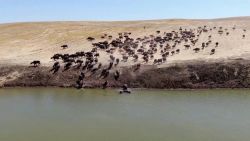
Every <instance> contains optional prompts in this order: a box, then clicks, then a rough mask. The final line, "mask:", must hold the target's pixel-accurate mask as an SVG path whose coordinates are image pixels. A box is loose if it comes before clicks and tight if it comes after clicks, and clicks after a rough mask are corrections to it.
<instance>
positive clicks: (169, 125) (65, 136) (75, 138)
mask: <svg viewBox="0 0 250 141" xmlns="http://www.w3.org/2000/svg"><path fill="white" fill-rule="evenodd" d="M249 138H250V90H229V89H220V90H173V91H170V90H135V91H134V92H133V94H131V95H119V94H118V92H117V91H116V90H98V89H97V90H75V89H57V88H32V89H28V88H13V89H0V140H1V141H83V140H86V141H201V140H202V141H246V140H248V139H249Z"/></svg>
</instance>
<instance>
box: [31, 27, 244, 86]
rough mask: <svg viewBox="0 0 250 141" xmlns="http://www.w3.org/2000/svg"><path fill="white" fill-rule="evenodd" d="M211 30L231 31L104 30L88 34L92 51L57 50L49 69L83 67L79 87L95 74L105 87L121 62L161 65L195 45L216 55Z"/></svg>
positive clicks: (116, 75) (135, 66)
mask: <svg viewBox="0 0 250 141" xmlns="http://www.w3.org/2000/svg"><path fill="white" fill-rule="evenodd" d="M144 29H145V27H144ZM234 30H236V27H235V26H234V27H233V28H232V31H234ZM212 31H216V32H218V34H219V35H220V36H223V35H225V36H229V35H231V34H230V32H229V29H227V28H223V27H212V28H209V27H208V26H200V27H198V28H196V29H184V28H182V27H180V28H179V29H177V30H173V31H171V32H163V31H160V30H157V31H156V32H155V34H151V35H148V36H143V37H137V38H135V37H131V36H132V33H131V32H124V33H118V34H117V36H116V37H115V36H113V35H108V34H104V35H102V36H101V37H100V40H99V41H97V42H94V41H96V39H97V38H98V37H95V38H94V37H87V38H86V40H87V41H88V42H90V44H91V45H92V48H91V49H90V50H89V51H87V50H82V51H80V52H76V53H73V54H59V53H58V54H54V55H53V56H52V57H51V59H52V60H53V61H54V64H53V66H52V68H51V70H50V71H51V72H52V73H53V74H55V73H57V72H58V71H59V70H60V69H62V72H64V71H70V69H71V68H75V69H78V70H79V71H80V74H79V77H78V80H76V88H79V89H80V88H82V87H83V86H84V80H85V79H86V77H93V75H95V76H97V77H95V78H98V79H99V80H103V83H102V88H107V86H108V81H107V78H108V77H109V76H113V79H114V80H115V81H118V80H119V78H120V75H121V72H120V70H121V69H120V67H119V65H120V64H121V63H129V64H130V66H132V68H133V70H134V71H139V70H140V69H141V65H142V64H147V65H162V64H165V63H167V60H168V58H170V57H171V56H175V55H178V54H181V53H182V52H184V51H187V50H190V49H192V48H193V49H192V50H193V51H194V53H199V52H201V51H203V50H205V49H209V48H210V54H209V55H214V54H215V53H216V48H217V47H219V45H220V44H219V42H214V41H212V40H216V38H213V36H212V35H209V34H210V32H212ZM244 32H246V30H244ZM202 34H205V35H207V34H208V36H207V39H206V40H205V41H204V39H203V40H202V42H201V41H200V40H201V39H200V37H201V35H202ZM242 37H243V39H245V38H246V35H245V34H244V35H242ZM198 41H200V42H198ZM198 44H201V46H200V47H199V45H198ZM213 44H214V45H213ZM197 46H198V47H197ZM61 48H62V49H67V48H69V46H68V45H62V46H61ZM101 55H108V58H109V59H108V60H107V61H106V63H104V62H103V60H102V61H100V60H99V59H100V57H101ZM118 56H119V57H118ZM130 61H131V62H130ZM31 64H32V65H33V66H34V67H38V66H39V65H40V64H41V62H40V61H33V62H31ZM87 74H90V75H87Z"/></svg>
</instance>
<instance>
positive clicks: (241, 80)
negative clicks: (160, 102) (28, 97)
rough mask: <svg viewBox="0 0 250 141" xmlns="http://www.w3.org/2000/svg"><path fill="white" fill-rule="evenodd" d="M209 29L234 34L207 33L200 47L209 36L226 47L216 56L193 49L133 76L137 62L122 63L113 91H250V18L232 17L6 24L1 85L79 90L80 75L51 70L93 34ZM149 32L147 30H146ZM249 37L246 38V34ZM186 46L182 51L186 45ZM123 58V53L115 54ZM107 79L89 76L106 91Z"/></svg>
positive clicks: (1, 29) (0, 29) (0, 43)
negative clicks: (125, 86) (54, 57)
mask: <svg viewBox="0 0 250 141" xmlns="http://www.w3.org/2000/svg"><path fill="white" fill-rule="evenodd" d="M204 25H207V26H209V27H213V26H223V27H224V28H228V29H231V28H232V27H233V26H236V27H237V29H236V31H234V32H233V31H230V33H231V34H230V36H228V37H225V36H223V37H221V36H220V35H218V34H217V32H216V31H214V32H212V33H209V34H205V35H202V37H201V41H199V43H198V44H197V47H200V44H201V43H202V41H204V40H205V39H206V38H207V36H208V35H210V34H211V35H212V36H213V39H212V40H213V41H214V42H215V41H217V42H219V43H220V47H219V48H218V49H216V54H215V55H213V56H211V55H210V50H204V51H203V52H201V53H198V54H197V53H194V52H193V51H192V50H190V51H186V52H184V51H183V52H181V54H179V55H175V56H172V57H170V58H169V59H168V62H167V63H165V64H162V65H160V66H151V65H145V66H143V67H142V69H141V70H140V71H139V72H133V70H132V66H133V65H134V63H133V61H132V60H129V61H128V62H127V63H123V64H121V66H120V67H119V70H120V71H121V72H122V74H121V80H119V81H117V82H116V81H114V80H113V76H112V75H111V76H110V77H109V78H108V80H109V82H110V86H111V87H120V86H121V85H122V84H124V83H127V84H129V86H130V87H137V88H138V87H139V88H245V87H247V88H248V87H250V76H249V72H250V68H249V66H250V63H249V61H248V60H250V58H249V56H250V38H248V37H249V36H250V34H249V32H248V31H247V32H246V33H244V32H243V29H246V30H249V29H250V18H249V17H241V18H228V19H216V20H158V21H138V22H47V23H45V22H44V23H15V24H2V25H0V35H1V36H0V50H1V51H0V86H2V87H16V86H19V87H37V86H43V87H73V86H75V81H76V79H77V78H78V75H79V71H78V70H76V69H74V68H71V69H70V71H66V72H61V71H60V72H59V73H57V74H55V75H54V74H51V73H50V72H49V70H50V69H51V65H52V64H53V61H52V60H51V59H50V57H51V56H52V55H53V54H55V53H75V52H77V51H88V50H90V49H91V48H92V45H91V43H90V42H88V41H86V38H87V37H89V36H92V37H95V38H96V39H97V40H98V41H101V40H102V39H101V38H100V36H101V35H103V34H105V33H107V34H109V35H113V36H117V33H119V32H132V37H134V38H136V37H144V36H146V35H150V34H153V33H155V31H157V30H161V31H166V32H168V31H172V30H178V29H179V27H180V26H181V27H184V28H196V27H198V26H204ZM144 26H145V27H146V29H143V27H144ZM243 34H245V35H246V39H244V40H243V39H242V35H243ZM62 44H68V45H69V46H70V48H69V49H66V50H62V49H61V48H60V45H62ZM180 48H181V47H180ZM115 56H116V57H119V56H120V55H119V54H115ZM33 60H40V61H41V63H42V65H41V66H40V67H38V68H33V67H29V66H30V62H31V61H33ZM107 60H108V55H106V54H105V52H102V53H101V58H100V61H101V62H102V63H103V64H105V63H107ZM103 82H104V80H102V79H99V78H98V76H93V77H89V78H87V80H86V81H85V86H86V87H100V86H101V84H102V83H103Z"/></svg>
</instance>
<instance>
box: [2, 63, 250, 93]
mask: <svg viewBox="0 0 250 141" xmlns="http://www.w3.org/2000/svg"><path fill="white" fill-rule="evenodd" d="M145 67H146V68H147V69H143V71H136V72H134V71H133V69H132V68H131V67H126V68H121V72H122V73H121V77H120V79H119V80H118V81H115V80H114V78H113V77H114V76H113V75H110V76H109V77H108V78H107V80H108V81H109V86H110V87H115V88H116V87H120V86H121V85H122V84H124V83H127V84H128V85H129V86H130V87H133V88H164V89H165V88H167V89H178V88H184V89H203V88H250V63H248V61H246V60H238V61H233V62H217V63H205V62H196V63H186V64H184V63H182V64H175V65H172V66H169V67H165V68H155V67H154V66H150V67H149V66H145ZM49 70H50V68H48V67H38V68H33V67H27V66H2V67H0V78H1V79H0V80H2V82H1V86H2V87H75V85H76V80H77V78H78V76H79V71H78V70H77V69H74V68H72V69H71V70H70V71H65V72H62V71H60V72H58V73H56V74H52V73H51V72H49ZM98 73H100V72H97V75H96V76H95V77H92V76H89V77H87V78H86V79H85V80H84V86H85V87H86V88H99V87H101V85H102V83H103V82H104V80H103V79H101V78H99V77H98V76H99V75H98ZM3 78H4V79H3Z"/></svg>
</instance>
